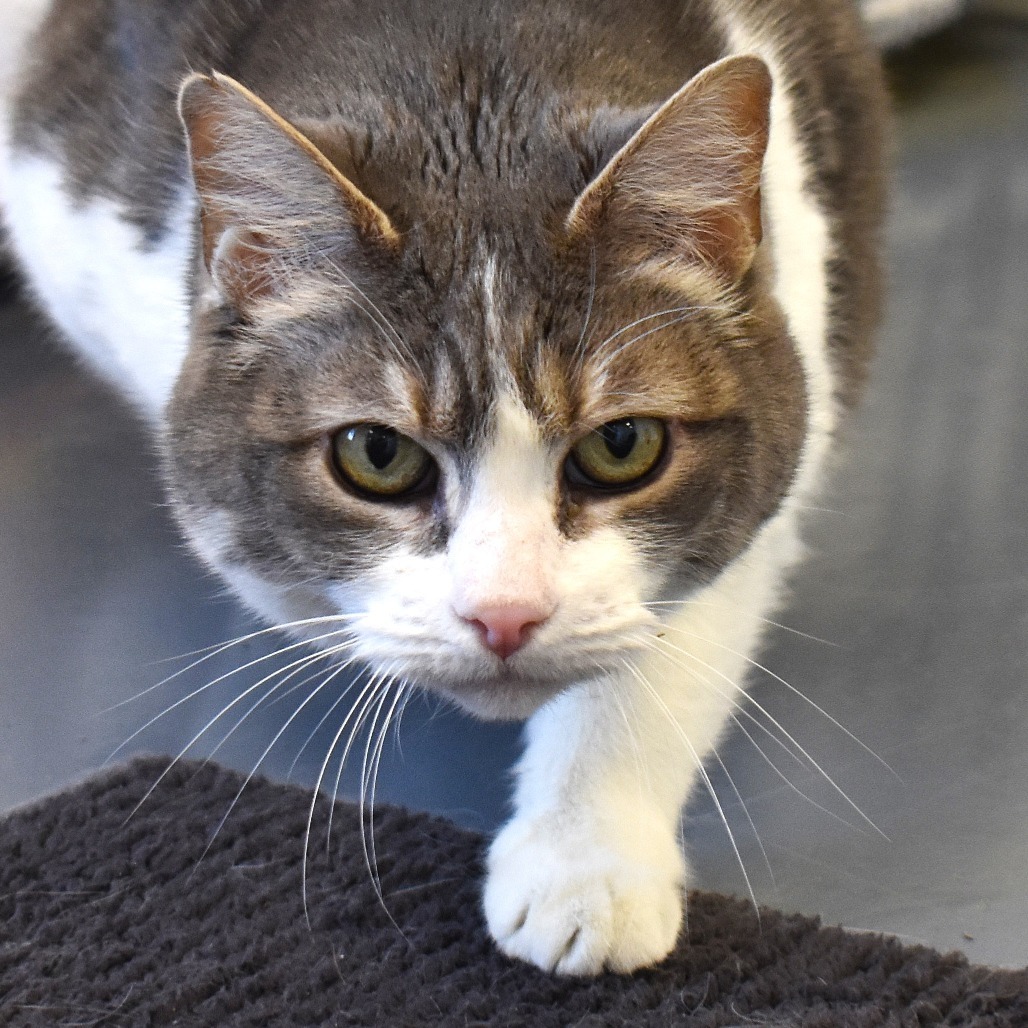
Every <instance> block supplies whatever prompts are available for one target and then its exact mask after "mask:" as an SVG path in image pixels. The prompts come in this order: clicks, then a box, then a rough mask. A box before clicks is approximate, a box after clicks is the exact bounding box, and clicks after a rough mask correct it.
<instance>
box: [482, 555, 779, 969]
mask: <svg viewBox="0 0 1028 1028" xmlns="http://www.w3.org/2000/svg"><path fill="white" fill-rule="evenodd" d="M767 543H768V540H766V539H765V545H764V546H759V545H758V546H757V547H756V548H755V550H751V551H750V552H749V554H748V555H747V556H746V557H745V558H743V559H741V560H740V561H738V562H737V563H736V564H735V565H734V566H733V567H732V568H730V569H729V570H728V571H727V572H726V573H725V574H724V575H722V576H721V578H719V579H718V581H717V582H716V583H715V584H714V585H712V586H710V587H708V588H706V589H704V590H702V591H701V592H699V593H698V594H696V596H695V597H693V598H691V599H690V600H687V601H684V602H683V604H682V605H681V607H680V608H677V613H675V614H674V615H673V616H670V617H666V618H662V621H663V624H662V625H660V626H655V627H654V628H653V629H652V630H648V634H647V635H646V636H645V637H644V641H643V646H642V649H641V650H638V651H636V655H635V656H627V657H626V658H625V661H624V669H623V673H619V674H617V675H613V676H609V677H602V678H597V679H596V680H595V681H591V682H587V683H583V684H581V685H578V686H575V687H574V688H572V689H569V690H567V691H566V692H564V693H562V694H561V695H560V696H558V697H557V698H556V699H555V700H554V701H552V702H551V703H549V704H548V705H547V706H545V707H544V708H542V709H541V710H540V711H538V712H537V713H536V714H535V715H533V717H532V718H531V720H530V721H529V724H528V727H527V733H526V734H527V744H526V749H525V754H524V757H523V759H522V761H521V763H520V765H519V767H518V783H517V789H516V792H515V813H514V816H513V818H512V819H511V820H510V822H509V823H508V824H507V825H506V826H505V827H504V828H503V829H502V830H501V832H500V833H499V835H498V836H497V838H496V840H495V841H494V842H493V844H492V847H491V848H490V851H489V859H488V877H487V881H486V887H485V895H484V906H485V914H486V919H487V922H488V925H489V929H490V931H491V933H492V935H493V937H494V938H495V939H496V941H497V943H498V944H499V946H500V948H501V949H502V950H503V951H504V952H505V953H507V954H509V955H511V956H514V957H519V958H521V959H523V960H527V961H529V962H531V963H533V964H536V965H538V966H539V967H542V968H545V969H548V970H555V971H557V972H559V973H563V974H596V973H599V972H600V971H601V970H603V969H604V968H608V969H611V970H614V971H621V972H626V971H631V970H633V969H635V968H638V967H643V966H646V965H649V964H652V963H654V962H656V961H658V960H660V959H662V958H663V957H664V956H666V955H667V954H668V953H669V952H670V951H671V949H672V948H673V947H674V945H675V941H676V939H677V937H678V932H679V928H680V926H681V920H682V903H683V894H684V887H685V880H686V863H685V858H684V855H683V853H682V849H681V845H680V840H679V818H680V813H681V808H682V805H683V804H684V802H685V800H686V798H687V797H688V794H689V792H690V790H691V788H692V787H693V785H694V784H695V783H696V782H697V781H703V780H704V779H705V778H706V771H705V769H704V768H703V763H702V762H703V760H704V759H705V758H707V757H709V756H710V755H711V753H712V751H713V750H714V747H715V746H716V744H717V741H718V739H719V738H720V736H721V735H722V733H723V731H724V729H725V728H726V726H727V725H728V724H729V723H730V720H731V715H732V712H733V710H734V709H735V708H736V706H737V705H738V704H739V703H741V702H742V700H743V693H742V683H743V679H744V677H745V673H746V670H747V663H748V659H747V658H748V654H749V653H751V652H752V651H753V650H754V649H755V648H756V646H757V644H758V642H759V637H760V632H761V627H762V625H763V624H764V622H763V620H762V618H763V614H764V612H766V611H767V610H768V609H769V608H770V607H771V606H772V605H773V603H774V602H775V599H776V596H777V593H778V584H779V582H780V580H781V569H782V566H783V564H784V563H786V561H783V560H781V559H779V560H771V559H770V553H769V552H768V551H770V550H773V547H770V546H769V545H767ZM792 549H793V547H785V548H784V549H780V550H778V552H777V554H776V556H778V557H781V556H783V554H784V553H785V552H788V551H790V550H792Z"/></svg>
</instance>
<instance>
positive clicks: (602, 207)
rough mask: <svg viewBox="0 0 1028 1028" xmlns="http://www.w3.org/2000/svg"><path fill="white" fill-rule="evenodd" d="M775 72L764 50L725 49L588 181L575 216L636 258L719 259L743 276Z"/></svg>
mask: <svg viewBox="0 0 1028 1028" xmlns="http://www.w3.org/2000/svg"><path fill="white" fill-rule="evenodd" d="M771 87H772V83H771V74H770V72H769V71H768V69H767V66H766V65H765V64H764V62H763V61H761V60H760V59H759V58H758V57H751V56H745V57H726V58H725V59H723V60H721V61H718V62H717V63H716V64H712V65H710V66H709V67H707V68H705V69H704V70H703V71H701V72H700V73H699V74H698V75H696V76H695V77H694V78H693V79H691V80H690V81H689V82H688V83H686V85H684V86H683V87H682V88H681V89H680V90H679V91H678V92H677V93H675V95H674V96H672V97H671V99H669V100H668V101H667V102H666V103H664V104H663V105H661V107H659V108H658V109H657V111H655V112H654V113H653V114H652V115H651V116H650V117H649V118H647V120H646V121H645V122H644V123H643V125H642V127H641V128H639V130H638V131H637V132H636V133H635V134H634V135H633V136H632V137H631V139H629V140H628V142H627V143H625V145H624V146H623V147H621V149H620V150H619V151H618V152H617V153H616V154H615V155H614V156H613V157H612V158H611V160H610V161H609V163H608V164H607V165H606V167H605V168H604V169H603V170H602V171H601V172H600V174H599V175H598V176H597V177H596V178H595V179H594V180H593V181H592V182H591V183H590V184H589V185H588V186H587V187H586V188H585V190H584V191H583V192H582V194H581V195H580V196H579V198H578V200H577V201H576V202H575V205H574V207H572V209H571V213H570V214H569V215H568V218H567V222H566V227H567V230H568V233H569V235H571V236H572V237H573V238H575V237H580V236H583V235H589V236H591V237H593V238H595V239H597V240H598V241H599V242H601V243H603V242H606V243H608V244H609V245H610V246H611V247H614V248H616V249H617V253H618V255H619V260H622V261H626V262H629V263H631V264H632V265H633V266H635V265H638V264H641V263H645V262H652V261H656V262H659V263H660V264H661V265H662V266H664V267H665V268H666V267H667V265H668V264H671V265H674V264H675V263H684V264H687V265H690V266H692V267H693V268H694V267H695V266H696V265H698V264H699V265H703V266H705V267H709V268H711V269H712V270H713V271H714V273H715V274H716V275H717V276H718V278H720V279H721V280H722V281H727V282H730V283H735V282H738V281H739V280H740V279H741V278H742V276H743V275H744V274H745V273H746V271H747V270H748V269H749V267H750V265H751V264H752V262H753V258H754V255H755V253H756V249H757V246H758V245H759V243H760V238H761V224H760V177H761V170H762V168H763V162H764V153H765V151H766V149H767V139H768V131H769V126H770V104H771Z"/></svg>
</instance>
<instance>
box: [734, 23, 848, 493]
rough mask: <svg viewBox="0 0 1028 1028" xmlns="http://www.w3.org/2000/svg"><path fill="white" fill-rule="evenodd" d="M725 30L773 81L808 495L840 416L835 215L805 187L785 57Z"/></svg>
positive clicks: (773, 211)
mask: <svg viewBox="0 0 1028 1028" xmlns="http://www.w3.org/2000/svg"><path fill="white" fill-rule="evenodd" d="M726 30H727V34H728V38H729V40H730V45H731V49H732V51H733V52H734V53H737V54H757V55H758V56H759V57H761V58H762V59H763V60H764V61H765V63H766V64H767V66H768V67H769V68H770V70H771V74H772V77H773V79H774V93H773V95H772V98H771V133H770V137H769V139H768V146H767V156H766V158H765V161H764V181H763V190H762V195H763V202H764V208H765V221H766V222H767V224H768V227H769V230H770V231H769V235H770V243H771V248H772V255H773V263H774V267H775V295H776V297H777V299H778V302H779V303H780V304H781V306H782V310H783V311H784V312H785V316H786V319H787V320H788V324H789V330H790V333H791V334H792V337H793V338H794V339H795V340H796V343H797V346H798V348H799V354H800V358H801V359H802V362H803V367H804V371H805V374H806V382H807V391H808V397H809V403H810V424H809V426H808V432H807V440H806V445H805V447H804V454H803V458H802V460H801V463H800V467H799V469H798V471H797V475H796V484H795V486H794V489H793V490H792V493H793V495H799V496H806V495H809V494H810V493H812V492H813V491H814V489H815V488H816V485H817V480H818V477H819V475H820V471H821V466H822V464H823V461H824V457H825V454H826V453H827V450H828V447H829V445H830V443H831V437H832V433H833V431H834V429H835V423H836V418H837V412H836V409H835V402H834V400H833V397H832V388H833V382H832V371H831V367H830V364H829V359H828V338H827V333H828V304H829V296H828V261H829V259H830V257H831V237H830V232H829V227H828V219H827V217H826V216H825V214H824V212H823V211H822V210H821V209H820V207H819V206H818V203H817V200H816V199H815V197H814V196H813V195H811V193H810V192H809V191H808V190H807V188H806V186H807V182H808V181H809V180H810V177H811V169H810V167H809V166H808V161H807V157H806V155H805V153H804V151H803V146H802V144H801V142H800V135H799V131H798V128H797V120H796V114H795V111H794V110H793V103H792V99H791V98H790V96H789V92H788V79H787V77H786V75H785V72H784V71H783V68H782V61H781V59H780V58H779V55H778V54H777V53H776V51H775V49H774V47H773V45H772V44H771V43H770V42H769V41H768V40H767V39H766V38H761V37H760V35H759V34H758V32H757V31H756V30H755V29H754V28H753V27H751V26H748V25H745V24H744V23H743V22H742V21H741V20H740V19H738V18H737V17H731V18H730V19H728V21H727V24H726ZM786 502H788V501H786Z"/></svg>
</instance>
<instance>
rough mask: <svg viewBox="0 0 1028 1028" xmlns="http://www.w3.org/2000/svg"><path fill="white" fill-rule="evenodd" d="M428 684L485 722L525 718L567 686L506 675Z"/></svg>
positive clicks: (437, 692) (431, 689)
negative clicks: (451, 682)
mask: <svg viewBox="0 0 1028 1028" xmlns="http://www.w3.org/2000/svg"><path fill="white" fill-rule="evenodd" d="M424 687H425V688H426V689H428V690H429V691H430V692H434V693H436V694H438V695H440V696H442V697H443V698H444V699H447V700H450V701H451V702H453V703H456V704H457V706H458V707H460V708H461V709H462V710H464V711H466V712H467V713H469V714H471V715H472V716H474V717H476V718H479V719H480V720H482V721H524V720H525V719H526V718H529V717H531V716H532V715H533V714H534V713H535V712H536V711H537V710H539V708H540V707H543V706H545V705H546V704H547V703H549V702H550V700H552V699H553V698H554V697H555V696H557V695H558V694H559V693H561V692H562V691H563V690H564V689H565V688H566V685H565V684H562V683H560V682H552V681H550V682H543V681H538V680H532V679H519V678H504V679H491V680H488V679H486V680H481V681H476V682H470V683H462V684H461V685H460V686H459V687H454V686H453V685H447V684H443V683H436V682H426V683H424Z"/></svg>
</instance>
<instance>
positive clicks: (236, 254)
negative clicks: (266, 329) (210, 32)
mask: <svg viewBox="0 0 1028 1028" xmlns="http://www.w3.org/2000/svg"><path fill="white" fill-rule="evenodd" d="M179 115H180V117H181V119H182V124H183V125H184V126H185V130H186V137H187V141H188V144H189V159H190V163H191V166H192V172H193V180H194V182H195V183H196V190H197V193H198V195H199V199H200V224H201V233H202V240H201V241H202V246H203V256H204V261H205V263H206V265H207V269H208V270H209V271H210V273H211V276H212V278H213V280H214V283H215V286H216V288H217V289H218V291H219V293H221V295H222V296H223V297H224V298H225V299H226V300H227V301H228V302H230V303H231V304H232V305H233V306H235V307H236V309H237V310H240V311H245V310H247V309H248V308H249V307H250V306H251V305H252V304H253V303H254V302H255V301H257V300H259V299H261V298H263V297H267V296H269V295H274V294H275V293H277V292H278V291H279V290H280V289H281V288H282V287H283V286H284V285H285V283H287V282H288V281H289V279H290V278H291V277H292V276H293V275H295V274H296V272H297V270H303V269H305V268H310V267H311V266H314V265H316V264H317V263H318V262H319V261H320V260H323V259H324V257H325V256H326V255H328V256H332V255H335V256H336V257H338V256H340V251H345V250H346V249H348V248H349V249H352V248H353V246H354V245H355V244H358V243H363V244H367V245H370V246H376V247H381V248H386V249H391V250H395V249H396V248H397V247H398V245H399V235H398V233H397V232H396V230H395V229H394V228H393V226H392V224H391V223H390V221H389V218H388V217H387V216H386V214H385V213H384V212H383V211H382V210H381V209H380V208H379V207H378V206H377V205H376V204H375V203H374V202H373V201H371V200H370V199H369V198H368V197H367V196H365V195H364V194H363V193H362V192H361V191H360V190H359V189H358V188H357V187H356V186H355V185H354V184H353V183H352V182H350V180H349V179H347V178H346V176H345V175H343V174H342V172H340V171H339V170H338V169H337V168H336V167H335V166H334V165H333V164H332V163H331V162H330V161H329V160H328V158H327V157H325V155H324V154H323V153H322V152H321V151H320V150H319V149H318V148H317V147H316V146H315V145H314V143H312V142H311V141H310V140H309V139H308V138H307V137H306V136H305V135H304V134H303V133H302V132H300V130H299V129H297V128H296V127H295V126H293V125H291V124H290V123H289V122H288V121H286V120H285V119H284V118H282V117H281V116H280V115H279V114H277V113H276V112H275V111H274V110H272V109H271V107H269V106H268V105H267V104H266V103H264V101H263V100H261V99H260V98H259V97H257V96H255V95H254V94H253V93H251V92H250V91H249V90H248V89H247V88H246V87H245V86H242V85H240V83H238V82H236V81H235V80H234V79H231V78H229V77H228V76H227V75H220V74H217V73H215V74H213V75H191V76H190V77H189V78H187V79H186V81H185V82H184V83H183V85H182V89H181V91H180V92H179Z"/></svg>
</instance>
